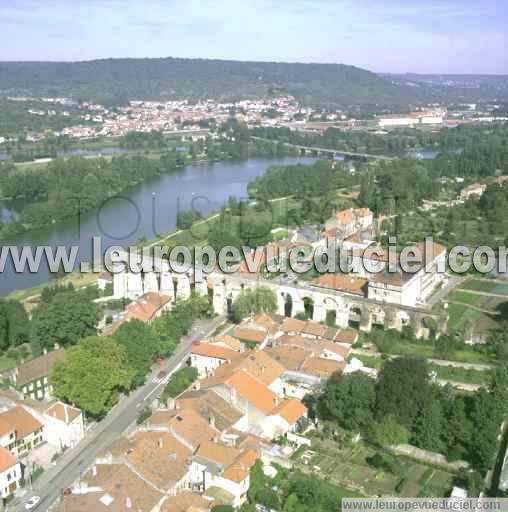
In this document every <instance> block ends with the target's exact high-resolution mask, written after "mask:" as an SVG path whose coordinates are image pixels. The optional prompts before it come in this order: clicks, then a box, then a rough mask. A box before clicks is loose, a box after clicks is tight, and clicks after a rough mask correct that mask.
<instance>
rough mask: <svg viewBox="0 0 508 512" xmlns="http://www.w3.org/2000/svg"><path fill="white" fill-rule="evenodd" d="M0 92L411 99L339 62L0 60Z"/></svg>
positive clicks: (114, 97) (107, 99)
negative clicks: (280, 95)
mask: <svg viewBox="0 0 508 512" xmlns="http://www.w3.org/2000/svg"><path fill="white" fill-rule="evenodd" d="M0 91H4V92H8V93H13V92H21V91H24V92H25V93H29V94H36V95H52V96H53V95H69V94H72V96H73V97H75V98H76V99H85V100H94V101H98V102H100V103H104V104H106V105H109V106H112V105H115V104H120V103H124V102H125V101H126V100H127V99H132V98H139V99H174V98H194V99H200V98H215V99H222V100H232V99H240V98H247V97H258V96H266V95H270V94H285V93H289V94H293V95H294V96H296V97H297V98H298V99H299V100H301V101H302V102H304V103H306V104H316V103H317V104H335V105H350V104H377V105H387V106H390V105H391V106H396V105H401V104H404V105H407V104H408V103H410V102H412V101H413V100H414V99H415V95H414V93H413V92H412V91H411V89H410V88H405V87H404V86H399V85H394V84H392V83H391V82H390V81H389V80H386V79H384V78H382V77H380V76H378V75H376V74H374V73H371V72H370V71H366V70H364V69H360V68H357V67H354V66H346V65H343V64H300V63H279V62H240V61H223V60H208V59H177V58H165V59H105V60H93V61H87V62H2V63H0Z"/></svg>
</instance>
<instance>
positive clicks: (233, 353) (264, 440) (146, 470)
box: [56, 314, 356, 512]
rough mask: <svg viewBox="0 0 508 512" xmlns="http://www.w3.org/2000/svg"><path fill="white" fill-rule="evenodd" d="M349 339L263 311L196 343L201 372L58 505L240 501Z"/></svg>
mask: <svg viewBox="0 0 508 512" xmlns="http://www.w3.org/2000/svg"><path fill="white" fill-rule="evenodd" d="M354 341H356V333H355V332H354V331H352V330H349V329H347V330H339V329H333V328H329V327H326V326H324V325H320V324H316V323H315V322H308V321H302V320H297V319H294V318H282V317H278V316H276V315H264V314H261V315H257V316H254V317H252V318H248V319H246V320H245V321H244V322H242V323H241V324H240V325H238V326H236V327H235V328H233V329H230V331H229V332H226V333H223V334H221V335H217V336H215V337H213V338H211V339H208V340H202V341H200V342H197V343H194V344H193V345H192V347H191V352H190V358H189V363H190V364H191V365H192V366H194V367H195V368H196V369H197V370H198V374H199V378H198V380H197V381H196V382H195V383H194V384H193V386H192V387H191V388H190V389H188V390H186V391H184V392H183V393H182V394H180V395H179V396H178V397H176V398H174V399H170V400H169V401H168V402H166V403H162V402H160V401H159V402H157V405H156V406H155V407H154V410H153V411H152V414H151V416H150V417H149V418H148V419H147V420H146V421H145V422H144V423H143V424H142V425H140V426H138V427H136V428H135V429H134V430H133V431H131V432H130V433H128V434H126V435H124V436H122V437H120V438H119V439H117V440H116V441H115V442H114V443H113V444H111V445H110V446H109V447H108V448H107V449H106V450H104V451H103V452H102V453H101V454H99V456H98V457H97V458H96V460H95V463H94V465H93V466H92V467H91V468H90V470H89V471H88V472H87V473H86V474H85V475H84V476H83V477H82V478H81V479H80V481H79V482H76V484H75V485H74V486H73V487H72V492H71V493H70V494H69V493H66V495H65V496H63V497H62V500H61V501H60V503H58V504H57V505H56V510H57V511H58V512H63V511H65V510H73V511H77V512H85V511H86V512H88V511H90V510H94V511H95V510H99V511H102V510H104V511H117V510H118V511H120V510H121V511H124V510H128V509H134V510H137V511H140V512H141V511H143V512H144V511H146V512H199V511H201V512H204V511H208V510H210V509H211V508H212V506H215V505H220V504H228V505H232V506H233V507H239V506H241V504H242V503H244V501H245V500H246V497H247V491H248V489H249V486H250V471H251V469H252V467H253V465H254V464H255V463H256V461H257V460H261V461H262V463H263V464H268V463H269V462H270V461H272V460H273V458H274V454H279V453H280V452H279V448H280V446H279V444H278V443H277V442H278V440H279V439H280V437H281V436H282V437H284V436H287V435H290V434H298V433H300V432H301V431H302V430H304V429H305V428H307V426H308V420H307V409H306V407H305V406H304V404H303V403H302V402H301V400H300V399H301V397H302V396H303V394H305V393H307V392H309V391H312V390H314V389H315V388H316V387H317V386H320V385H322V384H323V382H324V381H325V380H326V379H327V378H328V377H329V376H330V375H331V374H333V373H334V372H336V371H340V370H341V369H343V368H344V367H345V366H346V358H347V357H348V354H349V350H350V347H351V344H352V343H354ZM285 350H289V351H293V352H298V357H299V358H300V359H298V360H296V359H295V358H294V357H293V358H292V359H290V358H288V357H285V356H284V351H285ZM298 379H300V382H298ZM290 384H291V385H290Z"/></svg>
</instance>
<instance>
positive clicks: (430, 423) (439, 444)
mask: <svg viewBox="0 0 508 512" xmlns="http://www.w3.org/2000/svg"><path fill="white" fill-rule="evenodd" d="M443 421H444V418H443V410H442V406H441V402H440V401H439V399H438V398H437V397H436V398H432V399H431V400H430V401H429V402H428V403H427V404H425V406H424V407H423V408H422V411H421V413H420V414H419V415H418V416H417V418H416V421H415V425H414V432H413V442H414V444H415V445H416V446H419V447H420V448H424V449H425V450H430V451H433V452H440V451H442V449H443V448H444V443H443V440H442V438H441V435H442V431H443Z"/></svg>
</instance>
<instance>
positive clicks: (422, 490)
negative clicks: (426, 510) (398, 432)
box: [308, 439, 455, 497]
mask: <svg viewBox="0 0 508 512" xmlns="http://www.w3.org/2000/svg"><path fill="white" fill-rule="evenodd" d="M311 449H312V451H314V452H315V455H314V456H313V457H312V458H311V459H310V462H309V464H308V466H310V467H313V468H314V470H315V471H316V472H317V473H318V474H322V475H326V476H327V477H328V478H329V479H330V481H331V482H333V483H335V484H337V485H341V486H345V487H348V488H352V489H356V490H358V491H359V492H361V493H363V494H365V495H367V496H375V495H388V496H397V495H398V496H404V497H418V496H423V497H425V496H447V495H449V492H450V490H451V488H452V486H453V480H454V478H455V475H454V474H452V473H449V472H447V471H444V470H440V469H436V468H433V467H429V466H427V465H425V464H423V463H419V462H415V461H413V460H410V459H407V458H405V457H397V463H398V464H399V466H400V468H399V470H400V471H399V474H393V473H391V472H389V471H386V470H382V469H379V468H376V467H374V466H373V465H371V464H369V459H370V458H371V457H372V456H373V455H375V454H376V449H374V448H373V447H371V446H370V445H367V444H365V443H363V442H361V441H360V442H358V443H356V444H354V445H351V446H342V445H339V443H337V442H335V441H332V440H324V441H322V440H317V439H313V443H312V448H311ZM316 467H317V468H319V469H317V468H316Z"/></svg>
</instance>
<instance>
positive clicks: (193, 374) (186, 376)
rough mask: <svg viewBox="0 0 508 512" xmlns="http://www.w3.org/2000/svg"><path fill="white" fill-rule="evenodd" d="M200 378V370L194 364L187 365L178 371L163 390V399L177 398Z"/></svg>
mask: <svg viewBox="0 0 508 512" xmlns="http://www.w3.org/2000/svg"><path fill="white" fill-rule="evenodd" d="M197 378H198V371H197V370H196V368H193V367H192V366H186V367H184V368H181V369H180V370H178V371H176V372H175V373H174V374H173V375H172V376H171V379H170V381H169V382H168V383H167V384H166V387H165V388H164V391H163V392H162V395H161V399H162V400H163V401H167V400H168V398H175V397H177V396H178V395H179V394H180V393H183V392H184V391H185V390H186V389H187V388H188V387H190V385H191V384H192V383H193V382H194V381H195V380H196V379H197Z"/></svg>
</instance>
